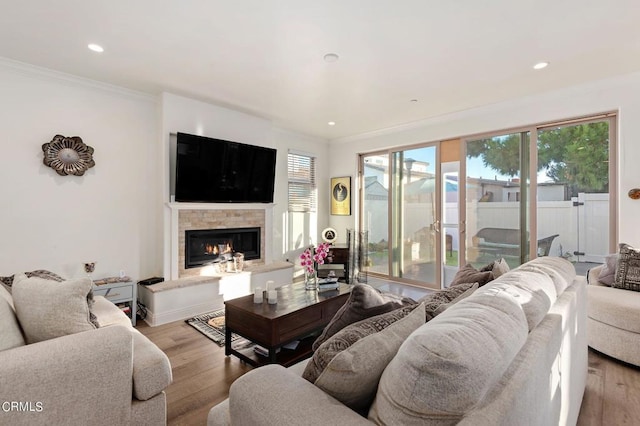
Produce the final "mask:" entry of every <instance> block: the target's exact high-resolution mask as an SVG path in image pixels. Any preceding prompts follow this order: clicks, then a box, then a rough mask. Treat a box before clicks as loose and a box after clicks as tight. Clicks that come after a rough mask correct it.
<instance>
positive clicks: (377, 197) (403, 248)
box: [360, 113, 617, 288]
mask: <svg viewBox="0 0 640 426" xmlns="http://www.w3.org/2000/svg"><path fill="white" fill-rule="evenodd" d="M615 124H616V116H615V114H613V113H611V114H602V115H601V116H598V117H589V118H584V119H576V120H568V121H564V122H561V123H548V124H545V125H537V126H528V127H524V128H520V129H515V130H512V131H504V132H495V133H491V134H484V135H480V136H472V137H467V138H464V139H454V140H448V141H441V142H436V143H430V144H424V145H422V146H415V147H402V148H397V149H390V150H388V151H381V152H376V153H371V154H362V155H361V156H360V160H361V162H360V172H361V177H362V181H361V189H362V191H361V211H360V214H361V216H360V226H361V229H362V230H366V231H368V233H369V244H368V247H367V250H368V254H369V257H368V265H367V266H368V271H369V272H371V273H372V274H376V275H379V276H382V277H386V278H391V279H395V280H398V281H401V282H406V283H409V284H416V285H421V286H426V287H432V288H440V287H441V286H446V285H448V283H449V282H451V279H452V278H453V276H454V275H455V273H456V272H457V270H458V269H459V268H460V266H462V265H465V264H467V263H471V264H472V265H473V266H475V267H481V266H485V265H487V264H489V263H491V262H493V261H494V260H498V259H501V258H504V259H505V260H506V261H507V263H508V264H509V266H510V267H512V268H513V267H516V266H518V265H520V264H522V263H524V262H526V261H528V260H529V259H532V258H534V257H539V256H561V257H564V258H566V259H568V260H570V261H572V262H573V263H574V264H575V265H576V270H577V271H578V272H579V273H584V272H585V271H586V269H588V268H589V267H590V266H589V264H590V263H593V262H597V263H601V262H602V261H603V260H604V256H605V255H606V254H607V253H611V252H613V251H615V249H616V243H617V236H616V234H615V232H616V228H615V223H614V220H613V218H615V217H616V214H615V205H616V202H615V194H616V191H615V183H616V180H615V179H613V178H612V176H615V170H613V169H612V167H613V165H615V162H610V161H609V160H610V158H615V155H616V154H615V146H616V144H615V137H616V128H615Z"/></svg>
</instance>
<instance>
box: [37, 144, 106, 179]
mask: <svg viewBox="0 0 640 426" xmlns="http://www.w3.org/2000/svg"><path fill="white" fill-rule="evenodd" d="M42 151H43V153H44V159H43V162H44V165H45V166H49V167H51V168H52V169H53V170H55V171H56V173H58V174H59V175H61V176H66V175H74V176H82V175H83V174H84V172H86V171H87V170H89V169H90V168H91V167H93V166H95V165H96V163H95V161H93V148H92V147H90V146H89V145H85V143H84V142H82V139H81V138H80V137H79V136H73V137H70V138H68V137H65V136H62V135H55V136H54V137H53V139H52V140H51V142H48V143H45V144H42Z"/></svg>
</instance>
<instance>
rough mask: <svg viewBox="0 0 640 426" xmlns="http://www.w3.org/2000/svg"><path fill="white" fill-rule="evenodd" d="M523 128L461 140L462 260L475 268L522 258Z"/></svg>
mask: <svg viewBox="0 0 640 426" xmlns="http://www.w3.org/2000/svg"><path fill="white" fill-rule="evenodd" d="M529 139H530V133H529V132H528V131H523V132H515V133H508V134H502V135H497V136H491V137H488V138H482V139H471V140H468V141H467V142H466V176H467V178H466V199H465V206H466V209H465V213H466V215H465V216H466V217H465V224H466V227H465V229H466V261H467V262H469V263H471V264H473V265H474V266H476V267H479V266H484V265H486V264H487V263H490V262H491V261H493V260H496V259H500V258H504V259H505V260H506V261H507V263H509V265H510V266H511V267H515V266H517V265H520V264H521V263H523V262H525V261H526V260H527V259H528V257H529V254H528V240H529V220H528V211H527V209H526V206H527V203H526V202H525V201H526V200H527V199H528V193H529V191H528V189H529V176H528V164H529V162H528V155H529Z"/></svg>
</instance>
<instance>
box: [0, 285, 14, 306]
mask: <svg viewBox="0 0 640 426" xmlns="http://www.w3.org/2000/svg"><path fill="white" fill-rule="evenodd" d="M0 299H4V300H6V301H7V303H8V304H9V306H11V309H13V311H14V312H15V310H16V309H15V307H14V306H13V297H11V293H9V291H8V290H6V289H5V288H4V287H3V286H0Z"/></svg>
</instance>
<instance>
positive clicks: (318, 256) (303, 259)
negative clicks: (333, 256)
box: [300, 243, 331, 274]
mask: <svg viewBox="0 0 640 426" xmlns="http://www.w3.org/2000/svg"><path fill="white" fill-rule="evenodd" d="M330 247H331V244H329V243H321V244H318V248H317V249H316V250H315V253H314V254H312V253H313V247H309V248H307V249H306V250H305V251H303V252H302V254H301V255H300V266H302V267H304V268H305V270H306V271H307V272H308V273H310V274H312V273H313V271H314V270H315V264H316V263H317V264H318V265H322V264H324V260H325V259H326V258H327V256H329V248H330Z"/></svg>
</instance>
